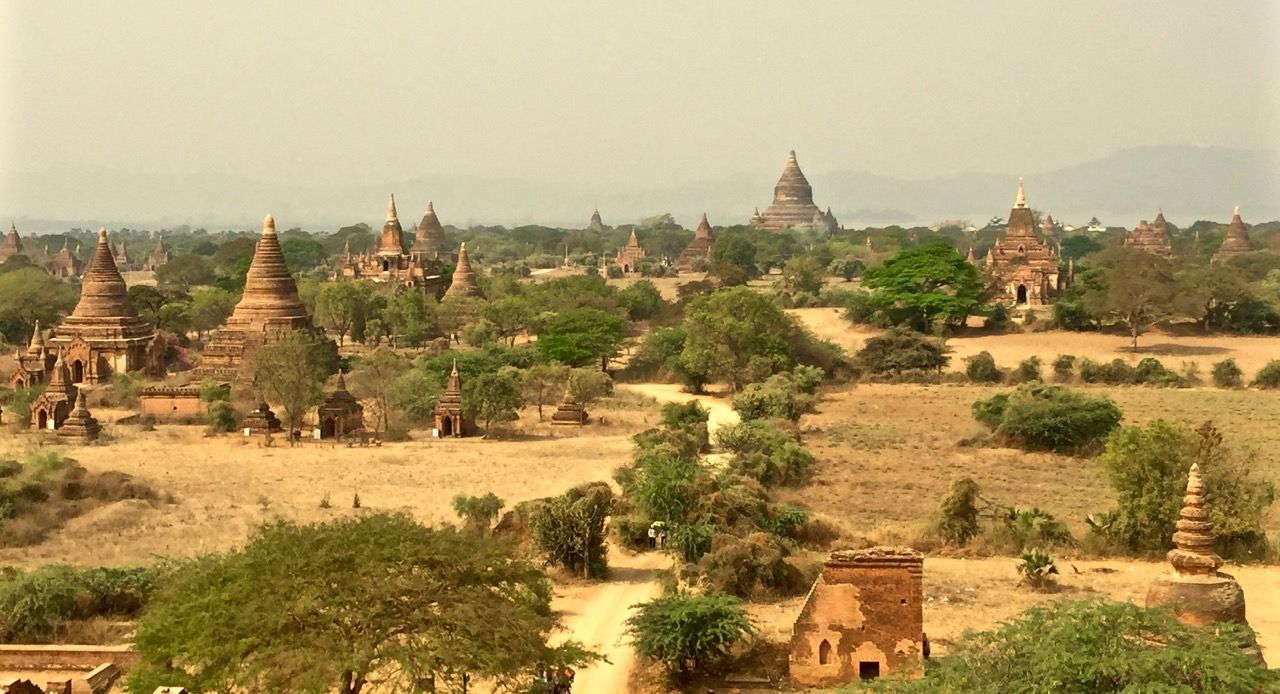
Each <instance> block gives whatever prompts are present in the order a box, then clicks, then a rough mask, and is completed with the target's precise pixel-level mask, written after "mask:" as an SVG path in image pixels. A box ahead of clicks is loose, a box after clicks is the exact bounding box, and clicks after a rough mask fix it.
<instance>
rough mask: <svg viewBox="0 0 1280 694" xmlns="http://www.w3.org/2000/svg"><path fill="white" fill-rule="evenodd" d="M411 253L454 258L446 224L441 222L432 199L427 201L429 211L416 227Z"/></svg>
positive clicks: (429, 256)
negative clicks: (445, 227) (446, 231)
mask: <svg viewBox="0 0 1280 694" xmlns="http://www.w3.org/2000/svg"><path fill="white" fill-rule="evenodd" d="M409 253H410V254H411V255H414V256H417V257H421V258H439V259H441V260H451V259H452V256H453V253H452V250H451V248H450V246H449V238H448V237H447V236H445V233H444V226H443V225H441V224H440V218H439V217H437V216H436V208H435V205H434V204H433V203H432V202H431V201H427V211H426V212H424V213H423V215H422V221H420V222H418V227H417V228H416V229H414V232H413V246H412V247H411V248H409Z"/></svg>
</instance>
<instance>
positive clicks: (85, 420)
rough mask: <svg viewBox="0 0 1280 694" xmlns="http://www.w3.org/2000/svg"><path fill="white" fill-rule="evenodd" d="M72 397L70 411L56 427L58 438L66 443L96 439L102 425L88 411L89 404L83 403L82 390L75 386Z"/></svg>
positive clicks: (86, 441)
mask: <svg viewBox="0 0 1280 694" xmlns="http://www.w3.org/2000/svg"><path fill="white" fill-rule="evenodd" d="M72 398H73V404H72V406H71V413H70V414H68V415H67V418H66V419H64V420H63V421H62V426H60V427H58V438H60V439H62V440H64V441H66V442H68V443H89V442H91V441H97V440H98V434H99V432H101V431H102V425H100V424H98V420H96V419H94V418H93V414H92V413H90V412H89V406H88V405H87V404H85V395H84V392H83V391H81V390H80V389H79V388H77V389H76V392H75V394H74V395H73V396H72Z"/></svg>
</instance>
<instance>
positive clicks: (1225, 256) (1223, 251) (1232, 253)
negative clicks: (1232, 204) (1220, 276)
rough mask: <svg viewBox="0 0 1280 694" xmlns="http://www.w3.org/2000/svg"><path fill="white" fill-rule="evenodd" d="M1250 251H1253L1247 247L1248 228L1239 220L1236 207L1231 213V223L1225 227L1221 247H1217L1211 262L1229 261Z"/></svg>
mask: <svg viewBox="0 0 1280 694" xmlns="http://www.w3.org/2000/svg"><path fill="white" fill-rule="evenodd" d="M1251 250H1253V249H1252V248H1250V247H1249V228H1248V227H1246V226H1245V225H1244V220H1242V219H1240V207H1239V206H1238V205H1237V206H1236V209H1235V211H1234V212H1232V213H1231V223H1230V224H1228V225H1227V233H1226V234H1225V235H1224V236H1223V237H1222V245H1221V246H1218V251H1217V252H1216V253H1214V254H1213V262H1215V263H1220V262H1223V261H1225V260H1230V259H1231V258H1234V257H1236V256H1238V255H1240V254H1241V253H1248V252H1249V251H1251Z"/></svg>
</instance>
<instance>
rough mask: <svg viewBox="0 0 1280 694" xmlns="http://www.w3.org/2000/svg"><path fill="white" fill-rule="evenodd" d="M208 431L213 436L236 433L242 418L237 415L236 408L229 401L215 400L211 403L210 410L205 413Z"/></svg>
mask: <svg viewBox="0 0 1280 694" xmlns="http://www.w3.org/2000/svg"><path fill="white" fill-rule="evenodd" d="M204 421H205V424H206V425H207V427H206V429H207V431H208V432H209V433H211V434H223V433H226V432H228V431H235V430H236V427H238V426H239V424H240V417H239V416H237V415H236V408H235V407H234V406H232V404H231V403H230V402H229V401H227V400H214V401H213V402H211V403H209V410H208V412H205V419H204Z"/></svg>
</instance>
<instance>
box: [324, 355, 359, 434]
mask: <svg viewBox="0 0 1280 694" xmlns="http://www.w3.org/2000/svg"><path fill="white" fill-rule="evenodd" d="M316 419H317V420H319V424H320V438H321V439H340V438H342V437H344V436H348V435H351V434H354V433H357V432H360V431H362V430H363V429H364V407H362V406H361V405H360V401H359V400H356V398H355V396H354V395H352V394H351V392H350V391H348V390H347V380H346V378H345V377H343V375H342V372H341V371H339V372H338V381H337V383H336V384H335V386H334V389H333V390H331V391H329V392H328V393H326V394H325V396H324V402H322V403H321V404H320V406H319V407H318V408H316Z"/></svg>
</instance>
